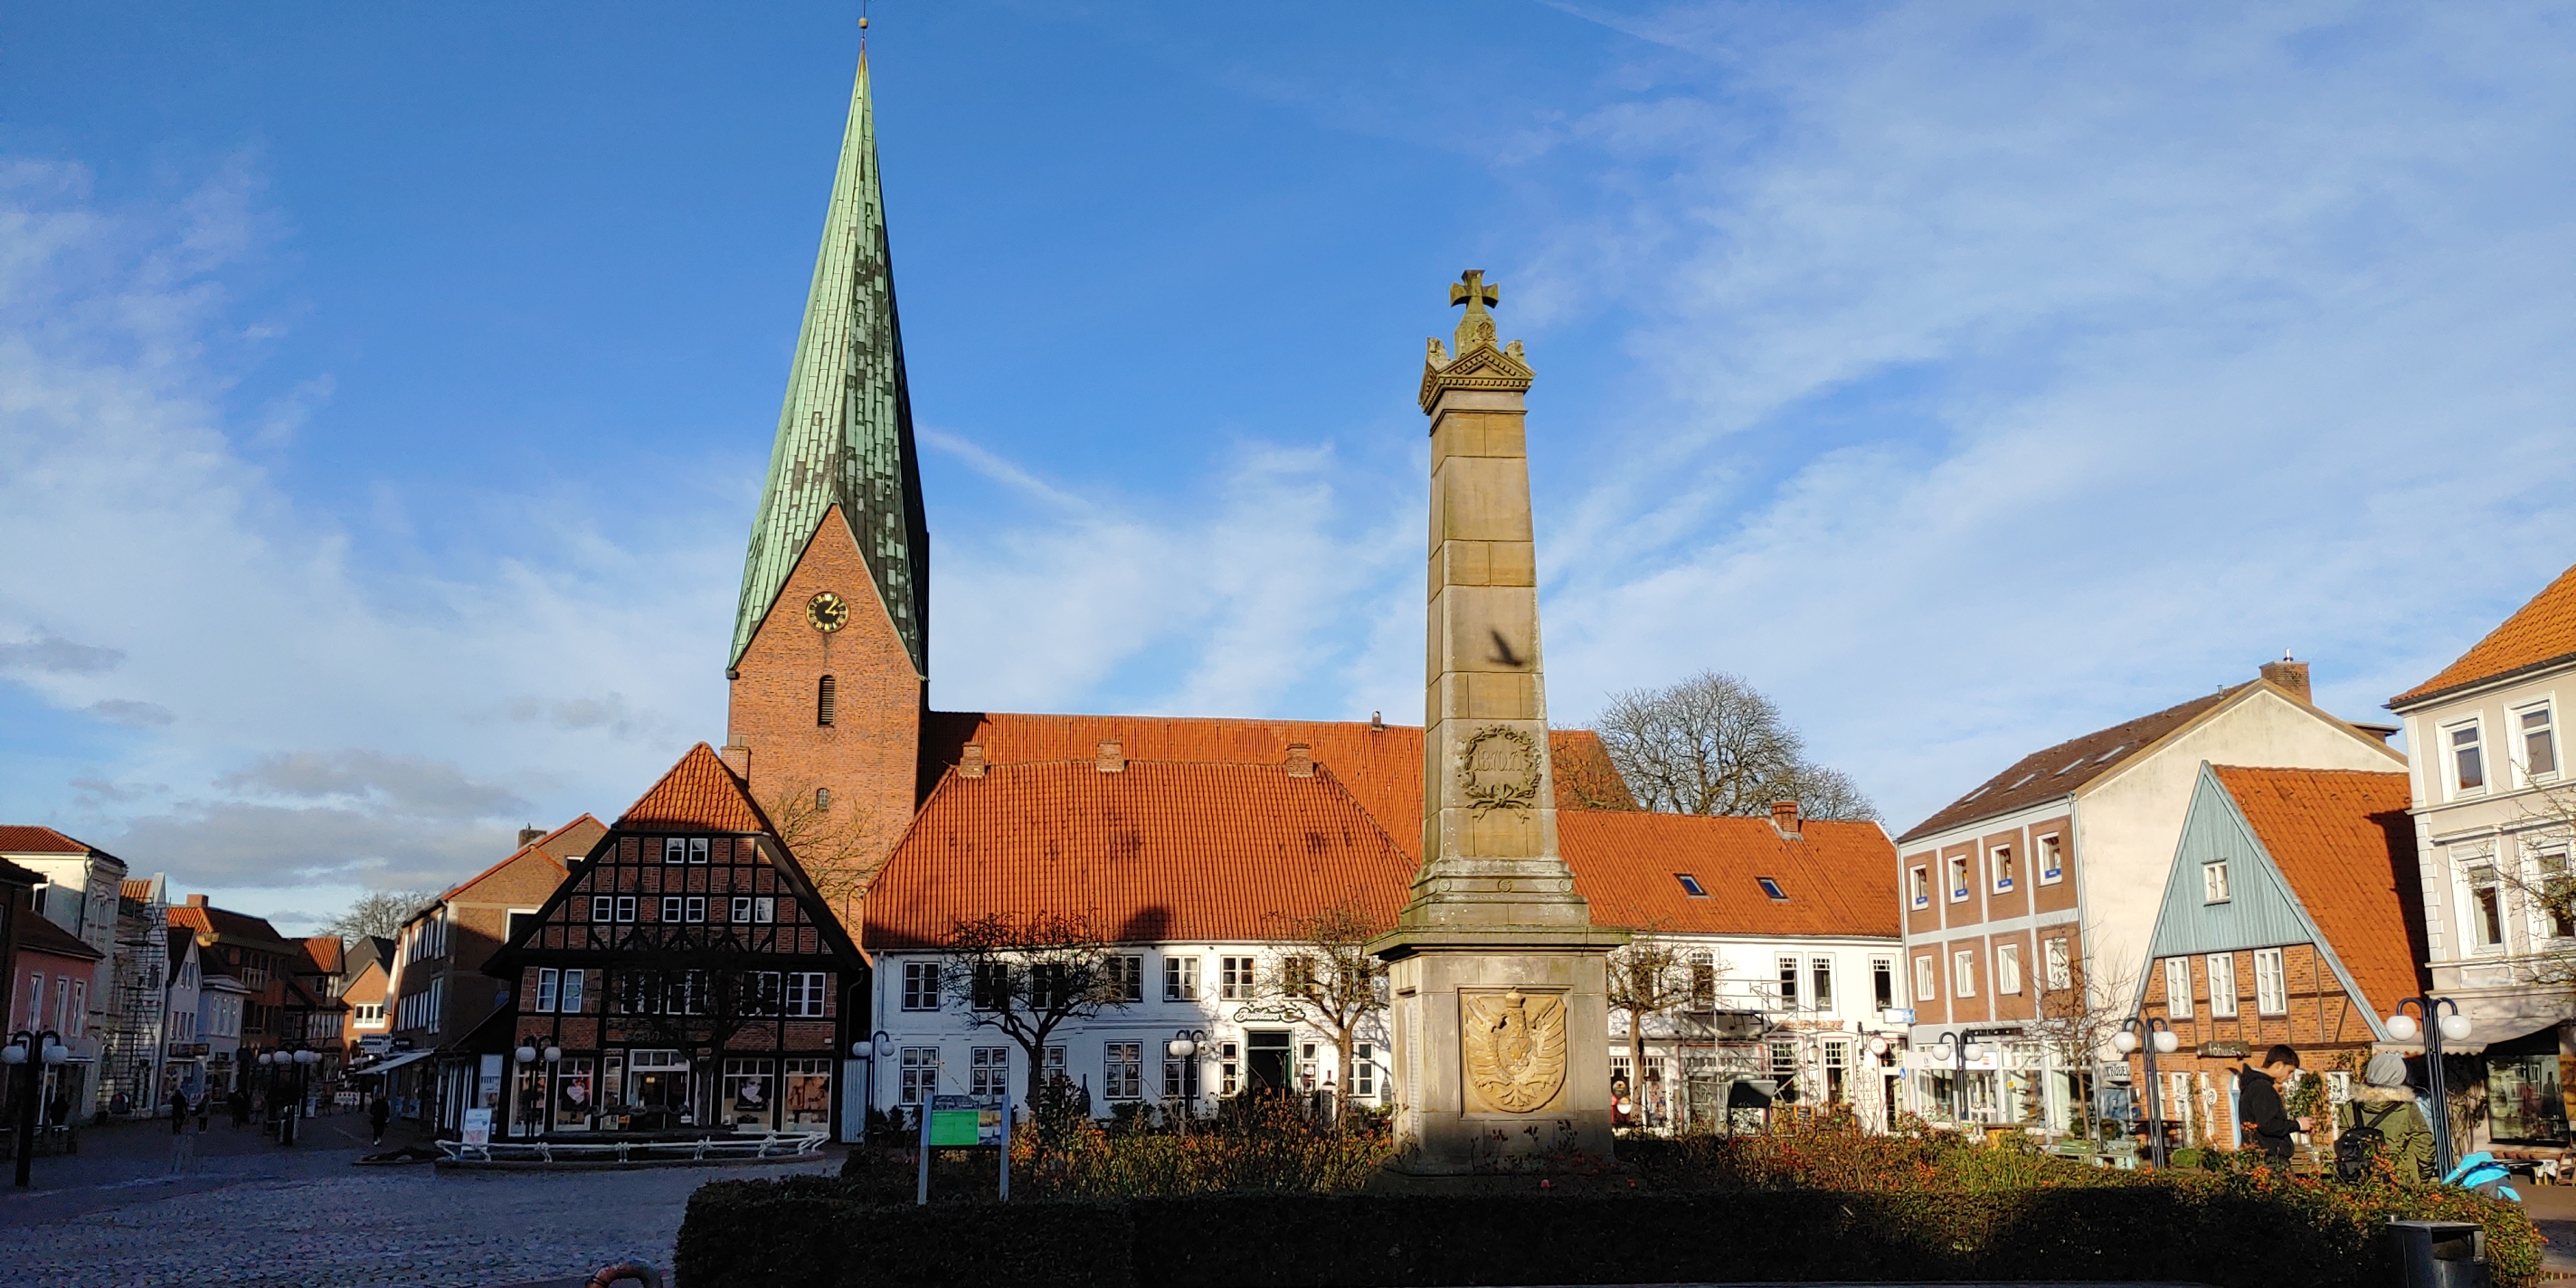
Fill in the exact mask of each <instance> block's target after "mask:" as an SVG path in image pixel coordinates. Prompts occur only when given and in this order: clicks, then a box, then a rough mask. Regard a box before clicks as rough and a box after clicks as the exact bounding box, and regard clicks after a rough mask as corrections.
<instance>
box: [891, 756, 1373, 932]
mask: <svg viewBox="0 0 2576 1288" xmlns="http://www.w3.org/2000/svg"><path fill="white" fill-rule="evenodd" d="M1198 723H1214V722H1198ZM1130 727H1134V726H1130ZM1361 727H1362V728H1365V727H1366V726H1361ZM1416 745H1417V746H1418V745H1419V744H1418V743H1417V744H1416ZM1084 751H1085V753H1086V755H1085V758H1084V759H1081V760H1078V761H1055V762H1050V763H1044V764H1027V763H1020V764H1005V765H997V766H994V767H992V768H990V769H988V770H986V771H985V774H984V776H983V777H981V778H966V777H962V776H960V775H957V774H953V773H952V774H949V775H947V776H945V777H944V778H943V779H942V780H941V781H940V783H939V785H938V787H937V788H936V789H934V790H933V791H932V792H931V794H930V799H929V800H928V801H927V802H925V803H924V804H923V806H922V810H921V813H920V815H919V817H917V818H916V819H915V820H914V821H913V825H912V828H911V830H910V831H908V832H906V833H905V834H904V839H903V841H902V842H901V843H900V844H899V845H897V846H896V847H895V852H894V855H893V857H892V858H891V859H889V860H888V862H887V863H886V866H885V868H884V871H883V873H882V874H881V875H880V876H879V877H878V878H877V881H876V884H875V885H874V886H873V887H871V888H870V890H869V892H868V899H867V925H866V930H865V934H864V935H863V936H862V939H861V943H862V945H863V946H864V947H866V948H867V949H868V950H869V951H871V952H875V951H884V950H887V949H895V950H901V949H905V948H921V947H929V946H932V945H936V944H938V943H940V942H942V941H943V940H944V939H945V938H946V937H947V935H948V933H949V931H950V930H951V929H952V928H953V927H954V926H955V925H956V924H957V922H959V921H960V920H963V919H966V918H969V917H973V916H978V915H981V914H984V913H1000V914H1002V915H1004V916H1013V917H1017V916H1025V915H1028V914H1030V913H1034V912H1039V911H1061V912H1073V913H1080V914H1085V915H1088V916H1089V917H1091V918H1092V919H1093V922H1094V924H1096V925H1098V926H1100V927H1101V928H1102V929H1103V932H1104V933H1105V934H1106V935H1108V936H1109V937H1110V938H1112V939H1115V940H1119V941H1122V942H1151V941H1158V940H1203V941H1215V940H1262V939H1275V938H1278V937H1279V936H1280V935H1281V934H1282V933H1283V927H1285V926H1287V925H1290V924H1293V923H1294V922H1295V921H1296V920H1297V919H1299V918H1303V917H1308V916H1312V915H1314V914H1317V913H1320V912H1324V911H1327V910H1330V909H1332V908H1334V907H1336V906H1339V905H1344V904H1348V905H1350V906H1351V907H1353V908H1354V909H1356V910H1357V911H1359V912H1360V913H1361V914H1362V915H1364V916H1366V917H1368V918H1370V919H1372V920H1375V921H1378V922H1381V923H1390V924H1391V923H1392V922H1393V920H1394V918H1395V914H1396V911H1397V909H1398V908H1399V907H1401V906H1402V904H1403V902H1404V898H1405V892H1406V888H1407V886H1408V885H1409V884H1410V883H1411V881H1412V879H1413V869H1414V867H1415V862H1414V860H1413V858H1412V857H1411V856H1410V855H1408V854H1406V853H1405V851H1404V848H1403V847H1402V846H1401V845H1399V844H1398V843H1397V842H1396V839H1395V838H1394V837H1393V836H1391V835H1389V833H1388V830H1387V829H1385V828H1382V827H1380V826H1378V823H1377V820H1376V819H1374V818H1372V817H1370V814H1369V811H1368V810H1367V808H1365V807H1364V806H1363V805H1362V804H1361V803H1360V801H1359V800H1358V799H1357V798H1356V797H1355V796H1354V795H1353V794H1352V793H1351V792H1350V791H1349V790H1348V789H1347V788H1346V786H1345V785H1344V784H1343V783H1342V782H1341V781H1340V779H1339V777H1338V776H1337V775H1336V773H1335V771H1334V770H1332V769H1329V768H1323V767H1318V768H1317V769H1316V771H1315V772H1314V774H1312V775H1311V776H1295V775H1291V774H1290V773H1288V771H1287V769H1286V768H1285V766H1284V765H1281V764H1266V765H1265V764H1208V763H1175V762H1169V761H1151V760H1131V761H1129V762H1128V765H1127V768H1126V770H1125V771H1124V772H1121V773H1102V772H1101V771H1100V770H1099V769H1098V768H1097V767H1096V765H1095V762H1094V760H1093V759H1092V758H1090V755H1089V753H1090V751H1091V748H1089V747H1088V746H1086V747H1085V748H1084ZM1419 772H1420V771H1419V769H1417V770H1416V773H1417V774H1418V773H1419Z"/></svg>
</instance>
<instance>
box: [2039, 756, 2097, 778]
mask: <svg viewBox="0 0 2576 1288" xmlns="http://www.w3.org/2000/svg"><path fill="white" fill-rule="evenodd" d="M2089 759H2091V757H2089V756H2077V757H2076V758H2075V759H2073V760H2070V761H2068V762H2066V768H2064V769H2061V770H2058V771H2057V774H2071V773H2074V772H2075V771H2076V770H2078V769H2081V768H2083V767H2084V762H2085V761H2087V760H2089ZM2057 774H2050V775H2049V777H2051V778H2055V777H2057Z"/></svg>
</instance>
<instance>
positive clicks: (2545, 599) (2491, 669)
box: [2388, 564, 2576, 709]
mask: <svg viewBox="0 0 2576 1288" xmlns="http://www.w3.org/2000/svg"><path fill="white" fill-rule="evenodd" d="M2525 636H2528V637H2529V638H2525ZM2543 650H2546V651H2543ZM2571 660H2576V564H2570V565H2568V566H2567V568H2566V570H2565V571H2563V572H2560V573H2559V574H2558V575H2557V576H2555V577H2552V578H2550V579H2549V583H2548V584H2547V585H2545V586H2542V587H2541V588H2540V591H2539V593H2537V594H2535V595H2533V596H2532V597H2531V598H2529V599H2527V600H2524V601H2523V603H2522V606H2521V607H2519V608H2516V609H2514V610H2513V611H2512V612H2510V613H2507V614H2505V617H2504V620H2503V621H2500V622H2498V623H2496V624H2495V628H2494V629H2493V630H2490V631H2488V632H2487V633H2486V634H2484V635H2481V636H2479V637H2478V641H2477V643H2475V644H2471V645H2470V646H2469V647H2468V650H2467V651H2466V652H2464V653H2462V654H2460V655H2459V656H2458V657H2456V658H2454V659H2452V661H2451V664H2450V665H2449V666H2446V667H2443V668H2442V669H2441V670H2439V671H2436V672H2434V673H2433V675H2432V677H2431V678H2429V679H2427V680H2425V681H2424V682H2423V683H2421V684H2418V685H2416V686H2415V687H2414V688H2411V689H2408V690H2407V691H2405V692H2404V693H2400V694H2398V695H2397V696H2396V697H2393V698H2390V699H2389V700H2388V706H2389V707H2390V708H2392V709H2394V708H2396V707H2398V706H2399V705H2401V704H2404V705H2408V706H2412V705H2415V704H2417V703H2420V702H2424V701H2428V700H2430V699H2433V698H2437V697H2443V696H2447V695H2449V694H2452V693H2457V692H2459V691H2460V690H2462V689H2467V688H2471V687H2474V686H2476V685H2480V684H2485V683H2487V682H2489V681H2492V680H2501V679H2506V678H2509V677H2512V676H2515V675H2520V674H2523V673H2525V672H2530V671H2536V670H2540V669H2542V668H2544V667H2548V666H2553V665H2556V664H2558V663H2561V662H2566V661H2571Z"/></svg>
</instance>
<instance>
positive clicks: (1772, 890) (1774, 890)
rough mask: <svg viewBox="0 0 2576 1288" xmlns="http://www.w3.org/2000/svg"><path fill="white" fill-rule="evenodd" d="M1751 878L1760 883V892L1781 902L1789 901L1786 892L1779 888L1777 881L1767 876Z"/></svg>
mask: <svg viewBox="0 0 2576 1288" xmlns="http://www.w3.org/2000/svg"><path fill="white" fill-rule="evenodd" d="M1753 879H1754V880H1755V881H1756V882H1758V883H1760V884H1761V886H1762V893H1764V894H1766V895H1769V896H1770V897H1771V898H1773V899H1775V900H1777V901H1779V902H1781V903H1787V902H1788V901H1789V895H1788V892H1787V891H1785V890H1782V889H1781V888H1780V883H1779V882H1777V881H1774V880H1772V879H1771V878H1769V877H1755V878H1753Z"/></svg>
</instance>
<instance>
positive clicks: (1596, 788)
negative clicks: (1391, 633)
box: [922, 711, 1637, 859]
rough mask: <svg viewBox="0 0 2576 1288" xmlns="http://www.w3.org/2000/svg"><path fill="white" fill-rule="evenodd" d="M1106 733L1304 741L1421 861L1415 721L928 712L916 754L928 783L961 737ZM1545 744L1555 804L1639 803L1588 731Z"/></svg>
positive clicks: (1219, 752) (1198, 748) (1006, 753)
mask: <svg viewBox="0 0 2576 1288" xmlns="http://www.w3.org/2000/svg"><path fill="white" fill-rule="evenodd" d="M1110 738H1115V739H1117V740H1118V743H1119V749H1120V750H1121V751H1123V752H1124V753H1126V755H1127V757H1128V759H1130V760H1147V761H1161V762H1170V763H1196V764H1231V765H1276V764H1278V763H1280V762H1281V761H1282V760H1284V759H1286V757H1287V755H1288V745H1289V744H1290V743H1304V744H1306V745H1307V746H1308V747H1311V748H1313V749H1314V753H1315V762H1316V763H1317V764H1320V765H1324V766H1326V767H1328V768H1330V769H1331V770H1332V771H1333V777H1334V778H1336V779H1337V780H1339V781H1340V782H1341V784H1342V786H1343V788H1344V789H1345V790H1347V791H1348V792H1349V793H1350V794H1351V795H1352V796H1353V797H1355V798H1357V799H1358V801H1359V802H1360V804H1361V806H1362V807H1363V808H1365V809H1367V811H1368V812H1369V814H1370V815H1371V816H1372V817H1374V818H1376V819H1377V821H1378V822H1379V823H1380V824H1382V825H1383V826H1384V827H1385V828H1386V830H1387V832H1388V834H1389V835H1391V836H1393V837H1394V838H1395V841H1396V844H1398V845H1400V846H1402V847H1403V848H1404V852H1405V853H1406V854H1407V855H1410V856H1413V857H1414V858H1417V859H1418V858H1420V857H1421V852H1422V730H1421V729H1420V728H1418V727H1416V726H1413V725H1372V724H1370V723H1368V722H1366V721H1358V720H1232V719H1200V718H1194V717H1182V716H1086V715H1020V714H1012V713H999V712H981V711H933V712H931V713H929V717H928V719H926V720H924V721H923V724H922V760H923V763H924V766H925V767H926V768H927V769H928V770H929V773H928V774H925V778H926V779H930V780H933V781H935V780H936V776H937V775H938V774H939V773H940V772H941V771H943V770H945V769H947V768H949V767H951V766H954V765H955V764H956V763H957V762H958V758H959V754H960V752H961V751H962V750H963V749H964V748H965V746H966V744H968V743H975V744H977V745H979V746H981V747H983V749H984V761H985V763H986V764H989V765H1016V764H1042V763H1050V762H1070V761H1082V762H1085V763H1088V762H1089V761H1091V760H1092V759H1093V757H1094V756H1095V754H1096V753H1097V751H1098V749H1099V746H1100V743H1101V742H1102V741H1103V740H1104V739H1110ZM1548 749H1549V752H1550V759H1551V760H1552V762H1553V766H1554V769H1555V773H1556V804H1557V808H1558V809H1561V810H1571V809H1582V808H1587V807H1588V808H1594V809H1631V810H1633V809H1635V808H1637V802H1636V798H1635V797H1634V796H1631V795H1629V793H1628V788H1627V786H1626V784H1624V783H1622V782H1621V781H1620V780H1619V775H1618V772H1617V771H1616V770H1614V769H1612V768H1611V767H1610V757H1609V753H1608V752H1606V751H1605V750H1603V749H1602V746H1601V739H1600V737H1599V736H1598V735H1596V734H1594V733H1593V732H1592V731H1591V730H1589V729H1553V730H1550V731H1549V732H1548Z"/></svg>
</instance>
